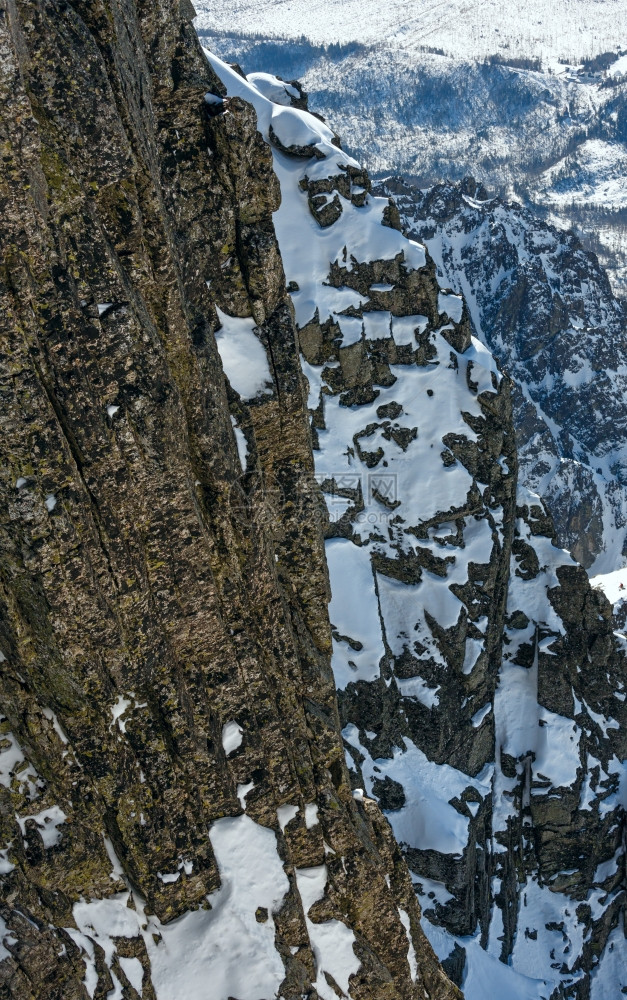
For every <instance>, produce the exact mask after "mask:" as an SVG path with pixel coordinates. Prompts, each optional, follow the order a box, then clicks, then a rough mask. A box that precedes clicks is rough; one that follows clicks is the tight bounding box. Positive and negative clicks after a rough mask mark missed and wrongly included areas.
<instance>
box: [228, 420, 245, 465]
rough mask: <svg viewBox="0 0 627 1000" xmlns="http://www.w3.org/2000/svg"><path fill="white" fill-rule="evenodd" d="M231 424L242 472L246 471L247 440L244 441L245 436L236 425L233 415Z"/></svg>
mask: <svg viewBox="0 0 627 1000" xmlns="http://www.w3.org/2000/svg"><path fill="white" fill-rule="evenodd" d="M231 426H232V427H233V433H234V434H235V443H236V445H237V454H238V456H239V462H240V465H241V467H242V472H246V465H247V462H248V442H247V441H246V436H245V434H244V431H243V430H242V428H241V427H238V426H237V420H236V419H235V417H231Z"/></svg>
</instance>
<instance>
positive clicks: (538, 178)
mask: <svg viewBox="0 0 627 1000" xmlns="http://www.w3.org/2000/svg"><path fill="white" fill-rule="evenodd" d="M626 37H627V36H626ZM327 41H328V39H327ZM621 44H622V43H621V40H620V35H617V36H616V40H615V41H613V42H612V44H611V46H610V48H611V49H612V51H614V52H618V51H619V47H620V45H621ZM624 44H627V42H625V43H624ZM212 45H213V46H215V47H216V51H218V52H220V54H222V55H223V56H224V57H225V58H228V59H236V60H237V61H238V62H240V63H241V64H242V65H243V66H244V68H245V69H246V70H248V69H253V68H255V69H264V68H265V69H270V70H273V71H274V72H276V73H279V75H281V76H283V77H284V78H285V79H291V78H292V77H295V76H296V77H298V78H299V79H300V80H301V81H302V83H303V86H304V87H305V89H306V90H307V91H308V92H309V94H310V103H311V106H312V108H315V109H316V110H317V111H320V112H321V113H322V114H325V115H327V116H328V117H329V118H331V119H332V120H333V122H334V125H335V128H336V129H338V131H339V132H340V133H341V135H342V136H343V139H344V141H345V142H346V143H347V144H348V148H350V149H351V150H352V151H353V152H354V153H355V154H356V155H357V156H358V157H359V159H360V160H361V161H362V162H363V163H364V164H365V165H366V166H367V167H368V169H369V170H370V172H371V173H373V174H379V175H381V174H389V173H398V172H402V173H404V174H405V175H412V176H413V177H415V178H417V179H418V181H419V182H420V184H421V186H431V185H433V184H435V183H438V182H439V181H441V180H442V179H444V178H447V179H451V180H459V179H461V178H463V177H464V176H466V175H468V174H470V175H472V176H473V177H476V178H477V180H479V181H481V182H482V183H483V184H485V185H486V186H487V187H488V189H489V190H490V191H491V192H492V193H496V194H500V195H504V196H507V197H508V198H511V197H512V196H514V197H516V199H519V200H521V201H522V202H523V203H526V204H528V205H530V206H533V207H535V208H536V209H537V211H538V212H539V213H542V215H543V216H544V217H546V218H547V219H548V220H549V221H554V222H555V223H556V224H558V225H561V226H562V227H563V228H568V227H569V226H571V225H574V226H575V227H577V228H578V229H579V230H581V232H582V233H583V235H584V238H585V243H586V246H588V247H589V248H590V249H593V250H594V251H595V252H597V253H598V254H599V256H600V257H601V259H602V261H603V262H604V263H605V264H606V265H607V266H608V267H609V270H610V277H611V279H612V281H613V282H614V283H615V287H616V288H617V289H619V290H621V291H622V294H625V290H626V289H627V190H626V189H625V184H624V180H623V174H624V170H623V167H624V158H625V147H624V143H625V141H626V140H627V80H625V78H624V77H622V76H621V75H619V74H614V69H615V68H616V67H618V68H619V69H620V67H621V66H622V65H623V63H622V62H621V60H620V58H618V57H617V56H615V57H611V56H608V57H607V58H605V59H601V60H599V61H598V62H596V63H588V64H585V65H584V64H581V63H578V64H577V62H575V63H574V64H571V65H564V64H560V63H557V62H555V61H553V62H551V61H548V62H546V61H545V62H544V63H542V64H540V63H534V61H533V59H530V58H529V57H530V56H532V55H533V52H532V50H531V49H529V50H526V51H524V52H523V53H522V55H523V56H524V57H525V58H523V59H522V62H521V61H520V60H519V61H518V63H517V61H516V59H515V58H514V56H513V54H512V53H511V52H510V53H509V55H507V54H504V56H503V62H480V61H476V60H475V61H473V54H472V49H471V48H467V49H465V50H464V51H463V52H462V53H461V54H457V55H455V56H449V55H444V54H438V53H436V52H427V51H422V50H421V49H420V47H419V46H414V47H411V46H404V47H403V46H402V45H400V44H399V43H398V41H396V42H390V43H378V44H376V45H369V46H365V47H364V46H358V45H347V46H345V47H344V48H343V49H342V48H339V49H338V48H335V49H333V48H329V47H327V48H324V47H315V46H313V45H312V44H311V43H310V42H309V41H308V40H307V39H301V40H298V41H293V40H291V39H290V38H283V39H282V40H281V39H272V40H268V39H266V40H264V39H263V38H258V37H250V38H245V37H244V38H239V37H235V36H234V35H230V36H229V35H225V36H223V37H216V38H215V39H213V40H212ZM508 60H509V63H510V65H508V64H507V63H508Z"/></svg>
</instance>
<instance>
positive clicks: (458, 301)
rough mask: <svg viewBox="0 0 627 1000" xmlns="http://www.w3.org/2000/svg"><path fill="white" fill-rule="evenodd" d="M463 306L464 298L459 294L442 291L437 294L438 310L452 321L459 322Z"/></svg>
mask: <svg viewBox="0 0 627 1000" xmlns="http://www.w3.org/2000/svg"><path fill="white" fill-rule="evenodd" d="M463 308H464V300H463V299H462V297H461V295H455V294H450V295H446V294H444V292H440V293H439V294H438V310H439V311H440V312H441V313H446V314H447V316H449V317H450V319H452V320H453V322H454V323H460V322H461V318H462V312H463Z"/></svg>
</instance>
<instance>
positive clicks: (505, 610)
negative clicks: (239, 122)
mask: <svg viewBox="0 0 627 1000" xmlns="http://www.w3.org/2000/svg"><path fill="white" fill-rule="evenodd" d="M209 57H210V59H211V61H212V64H213V65H214V67H215V68H216V71H217V72H218V73H219V75H220V76H221V79H222V80H223V82H224V83H225V85H226V86H227V88H228V90H229V93H230V94H232V95H233V96H234V97H239V98H246V99H248V100H250V101H251V102H252V103H253V104H254V106H255V109H256V111H257V115H258V122H259V128H260V130H261V132H262V134H264V135H267V134H268V133H269V127H270V124H271V123H272V121H273V120H274V117H275V115H276V114H277V112H276V110H275V109H274V107H273V105H272V102H269V101H268V100H267V99H266V97H265V95H264V93H261V92H260V90H259V89H258V88H257V87H256V86H255V85H254V79H253V80H251V82H250V83H249V84H248V85H247V83H246V82H245V81H244V80H243V79H242V78H241V77H240V76H238V75H237V74H235V73H233V72H232V71H231V70H230V69H229V67H228V66H226V65H225V64H224V63H221V62H220V61H219V60H218V59H216V58H215V57H213V56H211V55H210V56H209ZM278 84H279V81H276V85H277V86H278ZM281 120H282V122H283V125H284V127H285V125H286V123H285V118H284V117H283V115H282V118H281ZM301 130H302V131H303V135H304V136H305V137H306V138H307V140H308V144H309V145H310V146H311V147H312V148H313V147H316V148H317V149H318V151H319V152H324V153H325V157H324V158H321V157H316V158H315V160H314V158H313V157H312V158H310V160H309V161H303V159H302V158H301V157H300V156H292V157H288V156H286V155H285V153H284V152H281V151H279V152H277V153H276V154H275V170H276V172H277V175H278V177H279V180H280V183H281V193H282V201H281V206H280V207H279V209H278V210H277V212H276V213H275V216H274V219H275V227H276V232H277V236H278V240H279V246H280V249H281V253H282V256H283V260H284V262H285V267H286V272H287V278H288V282H289V284H288V287H289V288H290V289H291V298H292V301H293V304H294V310H295V316H296V321H297V325H298V333H299V342H300V346H301V351H302V354H303V362H302V366H303V371H304V373H305V375H306V377H307V381H308V384H309V399H308V404H309V409H310V413H311V426H312V438H313V441H314V457H315V467H316V476H317V478H318V480H319V482H320V484H321V486H322V489H323V491H324V493H325V496H326V501H327V509H328V515H329V523H328V525H327V529H326V534H327V541H326V554H327V561H328V565H329V573H330V583H331V603H330V606H329V611H330V618H331V624H332V636H333V657H332V666H333V671H334V676H335V681H336V684H337V687H338V699H339V705H340V715H341V720H342V725H343V735H344V739H345V745H346V749H347V754H348V760H349V761H350V769H351V772H352V781H353V784H354V786H355V788H356V789H365V790H366V792H367V794H368V795H370V796H372V797H373V798H377V799H378V800H379V802H380V804H381V806H382V808H383V809H384V811H385V812H386V814H387V816H388V817H389V819H390V822H391V825H392V829H393V831H394V833H395V835H396V838H397V840H398V841H399V843H400V844H401V846H402V849H403V852H404V854H405V857H406V859H407V862H408V864H409V867H410V869H411V872H412V877H413V880H414V884H415V885H416V888H417V891H418V894H419V896H420V898H421V901H422V903H423V907H424V909H425V915H426V916H427V917H428V918H429V920H430V922H425V924H424V926H425V929H426V930H427V933H428V934H429V936H430V938H431V940H432V943H433V944H434V947H435V948H436V950H437V952H438V954H439V956H440V958H441V959H442V961H443V964H444V966H445V968H446V969H447V971H449V973H450V974H451V975H452V976H453V977H454V978H455V979H456V981H457V982H459V983H460V984H461V985H462V986H463V989H464V992H465V995H466V996H467V997H468V998H469V1000H483V998H484V997H485V996H486V995H487V992H488V991H494V990H495V989H496V990H497V995H499V996H525V997H536V998H538V1000H540V998H548V997H549V996H550V997H552V998H554V1000H557V998H558V997H577V998H578V1000H587V998H588V997H591V996H592V997H593V998H594V1000H597V998H598V997H602V996H605V995H608V993H611V991H612V990H614V991H615V990H617V989H620V988H621V987H622V986H623V985H624V977H623V973H622V972H621V971H620V968H619V966H620V961H621V958H620V956H621V955H624V937H621V935H622V933H623V932H622V929H621V921H622V914H623V909H624V858H625V855H624V848H623V846H622V845H623V838H624V827H625V822H624V809H623V795H624V788H625V766H624V759H625V756H626V753H627V746H626V744H625V721H626V719H625V690H624V688H625V658H624V652H623V648H622V646H623V639H622V638H621V637H620V636H617V635H615V634H614V632H613V623H612V616H611V608H610V605H609V603H608V602H607V601H606V600H605V598H604V597H603V595H602V594H600V593H597V592H594V591H592V590H591V588H590V585H589V583H588V579H587V576H586V574H585V572H584V570H583V569H582V568H581V567H580V566H577V564H576V563H575V562H574V561H573V560H572V558H571V557H570V556H569V555H568V553H566V552H564V551H563V550H560V549H558V548H556V547H555V545H554V544H553V542H554V530H553V526H552V523H551V519H550V517H549V515H548V514H547V512H546V509H545V508H544V507H543V505H542V502H541V500H540V499H539V498H538V497H537V496H535V495H532V494H530V493H529V492H528V491H527V490H526V489H525V488H524V487H522V486H519V485H518V483H517V472H518V469H517V448H516V440H515V438H516V434H515V429H514V420H513V414H512V402H511V397H510V391H511V383H510V381H509V379H508V378H507V377H504V376H503V375H502V374H501V373H500V372H499V370H498V367H497V365H496V363H495V361H494V358H493V357H492V355H491V354H490V353H489V351H487V349H486V348H485V347H484V346H483V345H482V344H481V343H480V342H479V341H478V340H476V339H475V338H473V337H472V336H471V327H470V320H469V315H468V312H467V309H466V307H465V303H464V301H463V299H462V298H461V296H460V295H459V294H455V293H451V292H450V291H447V290H445V289H441V288H439V287H438V284H437V281H436V277H435V266H434V263H433V261H432V260H431V259H430V258H429V256H428V254H426V253H425V252H424V250H423V249H422V248H421V247H420V246H419V245H417V244H416V243H413V242H412V241H411V240H402V239H401V238H400V237H399V234H398V232H397V230H396V228H395V226H397V225H398V215H397V210H396V208H395V206H394V205H393V204H390V203H389V202H388V201H387V199H385V198H374V197H372V196H371V195H367V196H366V198H365V199H364V201H363V205H362V203H361V194H362V191H363V187H364V186H365V185H360V190H359V191H358V194H359V195H360V201H358V202H356V201H355V199H354V198H353V197H352V195H353V187H352V185H351V187H350V188H349V186H348V178H350V177H352V176H354V175H353V174H351V173H350V171H354V170H355V169H356V165H355V164H354V162H353V161H352V160H350V158H348V157H347V156H346V154H344V153H342V152H341V151H338V150H337V149H336V148H334V146H333V144H332V142H331V140H330V138H329V135H327V134H326V133H325V130H324V127H322V126H320V125H319V124H318V123H317V122H316V121H315V119H313V118H303V117H299V116H297V115H295V117H294V120H293V121H292V122H291V128H290V129H287V128H286V134H287V133H288V132H292V133H293V134H296V133H300V132H301ZM286 145H287V144H286V143H284V146H286ZM325 178H328V186H327V187H326V190H327V191H328V192H329V194H330V192H331V191H335V192H336V193H335V194H334V196H333V197H334V200H335V201H336V208H335V212H334V215H335V218H334V219H332V220H328V219H320V218H318V216H317V214H316V208H317V206H315V205H314V206H312V205H311V204H310V201H311V199H310V198H308V196H307V195H308V191H309V190H310V185H311V183H312V181H313V182H315V183H321V182H322V181H323V180H324V179H325ZM305 243H306V245H307V247H308V250H307V253H306V254H303V252H302V251H303V246H304V245H305Z"/></svg>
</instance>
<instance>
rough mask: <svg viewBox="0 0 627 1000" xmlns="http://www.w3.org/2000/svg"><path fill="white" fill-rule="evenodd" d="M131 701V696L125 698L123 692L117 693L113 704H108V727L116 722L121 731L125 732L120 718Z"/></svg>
mask: <svg viewBox="0 0 627 1000" xmlns="http://www.w3.org/2000/svg"><path fill="white" fill-rule="evenodd" d="M132 703H133V702H132V696H131V698H126V697H125V696H124V695H123V694H119V695H118V697H117V700H116V702H115V705H111V706H110V711H111V718H112V722H111V723H110V725H109V728H111V727H112V726H114V725H115V724H116V722H117V724H118V726H119V728H120V730H121V732H123V733H124V732H126V724H125V722H124V721H123V720H122V716H123V715H124V713H125V712H126V709H127V708H129V707H130V705H132Z"/></svg>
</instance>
